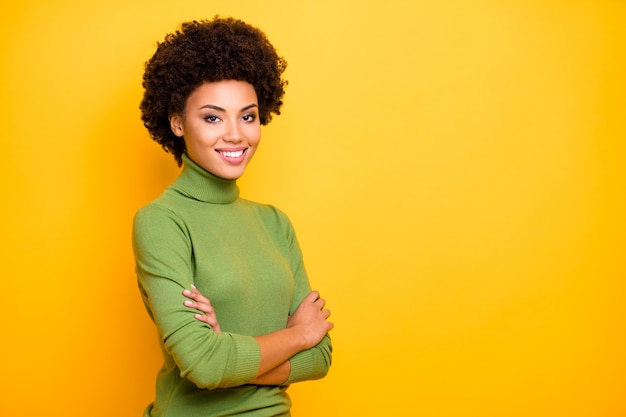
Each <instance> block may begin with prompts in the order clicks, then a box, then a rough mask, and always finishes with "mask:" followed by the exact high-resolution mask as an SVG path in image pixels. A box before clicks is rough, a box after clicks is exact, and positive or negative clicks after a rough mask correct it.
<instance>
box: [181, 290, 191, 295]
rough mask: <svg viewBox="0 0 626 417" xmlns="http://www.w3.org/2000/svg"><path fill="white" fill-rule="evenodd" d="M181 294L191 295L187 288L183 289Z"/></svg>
mask: <svg viewBox="0 0 626 417" xmlns="http://www.w3.org/2000/svg"><path fill="white" fill-rule="evenodd" d="M183 294H185V295H191V291H189V290H183Z"/></svg>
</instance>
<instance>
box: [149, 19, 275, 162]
mask: <svg viewBox="0 0 626 417" xmlns="http://www.w3.org/2000/svg"><path fill="white" fill-rule="evenodd" d="M286 67H287V62H286V61H285V59H284V58H283V57H281V56H278V54H277V52H276V50H275V49H274V47H273V46H272V44H271V43H270V42H269V41H268V39H267V37H266V36H265V34H264V33H263V32H262V31H261V30H259V29H257V28H255V27H253V26H250V25H249V24H247V23H245V22H243V21H241V20H237V19H233V18H221V17H219V16H215V17H214V18H213V19H212V20H201V21H191V22H185V23H182V24H181V26H180V29H179V30H177V31H176V32H174V33H170V34H168V35H166V36H165V39H164V40H163V42H159V43H158V44H157V50H156V52H155V53H154V55H153V56H152V58H151V59H150V60H149V61H148V62H146V66H145V72H144V75H143V88H144V95H143V99H142V101H141V105H140V106H139V108H140V109H141V119H142V121H143V123H144V126H146V128H147V129H148V132H149V133H150V136H151V137H152V139H154V140H155V141H156V142H157V143H159V144H160V145H161V146H162V147H163V149H165V151H166V152H170V153H172V154H173V155H174V158H175V159H176V162H177V163H178V165H179V166H180V165H181V164H182V158H181V156H182V154H183V153H184V152H185V142H184V140H181V138H179V137H177V136H176V135H174V133H173V132H172V130H171V128H170V122H169V117H170V116H171V115H174V114H181V115H182V114H184V109H185V103H186V101H187V98H189V96H190V95H191V93H192V92H193V91H194V90H195V89H196V88H198V87H199V86H201V85H202V84H203V83H205V82H215V81H222V80H237V81H246V82H248V83H250V84H251V85H252V86H253V87H254V90H255V92H256V94H257V98H258V102H259V121H260V123H261V124H262V125H266V124H267V123H269V122H270V121H271V120H272V113H273V114H276V115H279V114H280V107H281V106H282V104H283V102H282V98H283V95H284V93H285V86H286V85H287V81H286V80H284V79H283V78H282V74H283V72H284V71H285V68H286Z"/></svg>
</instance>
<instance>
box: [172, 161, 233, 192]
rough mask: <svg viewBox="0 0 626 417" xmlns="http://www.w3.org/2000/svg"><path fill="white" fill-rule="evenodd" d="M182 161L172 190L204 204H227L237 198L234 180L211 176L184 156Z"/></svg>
mask: <svg viewBox="0 0 626 417" xmlns="http://www.w3.org/2000/svg"><path fill="white" fill-rule="evenodd" d="M182 159H183V170H182V172H181V173H180V175H179V176H178V178H177V179H176V181H175V182H174V184H173V188H174V189H176V190H178V191H180V192H181V193H183V194H184V195H186V196H188V197H190V198H193V199H194V200H199V201H204V202H205V203H214V204H228V203H232V202H233V201H235V200H236V199H237V197H239V187H237V181H236V180H225V179H223V178H220V177H217V176H215V175H213V174H211V173H210V172H208V171H207V170H205V169H204V168H202V167H201V166H199V165H198V164H196V163H195V162H193V161H192V160H191V159H189V157H188V156H187V155H186V154H183V155H182Z"/></svg>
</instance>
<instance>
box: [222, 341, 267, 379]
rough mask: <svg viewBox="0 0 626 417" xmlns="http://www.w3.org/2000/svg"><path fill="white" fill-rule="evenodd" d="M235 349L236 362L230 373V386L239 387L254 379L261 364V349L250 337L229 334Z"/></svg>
mask: <svg viewBox="0 0 626 417" xmlns="http://www.w3.org/2000/svg"><path fill="white" fill-rule="evenodd" d="M230 337H232V338H233V341H234V342H235V346H236V349H237V360H235V361H232V362H234V365H233V369H232V373H229V374H230V375H232V381H229V384H228V385H230V386H239V385H243V384H249V383H250V382H251V381H253V380H254V378H256V374H257V372H258V371H259V365H260V364H261V349H260V348H259V344H258V343H257V341H256V340H255V339H254V337H252V336H243V335H239V334H235V333H230Z"/></svg>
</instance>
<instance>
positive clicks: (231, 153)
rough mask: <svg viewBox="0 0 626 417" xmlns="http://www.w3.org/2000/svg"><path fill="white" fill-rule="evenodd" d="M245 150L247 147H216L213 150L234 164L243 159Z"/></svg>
mask: <svg viewBox="0 0 626 417" xmlns="http://www.w3.org/2000/svg"><path fill="white" fill-rule="evenodd" d="M246 150H247V148H238V149H216V150H215V151H216V152H217V153H218V154H219V156H221V157H222V158H223V159H224V160H226V161H228V162H231V163H235V164H236V163H239V162H241V161H243V160H244V159H245V155H246Z"/></svg>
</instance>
